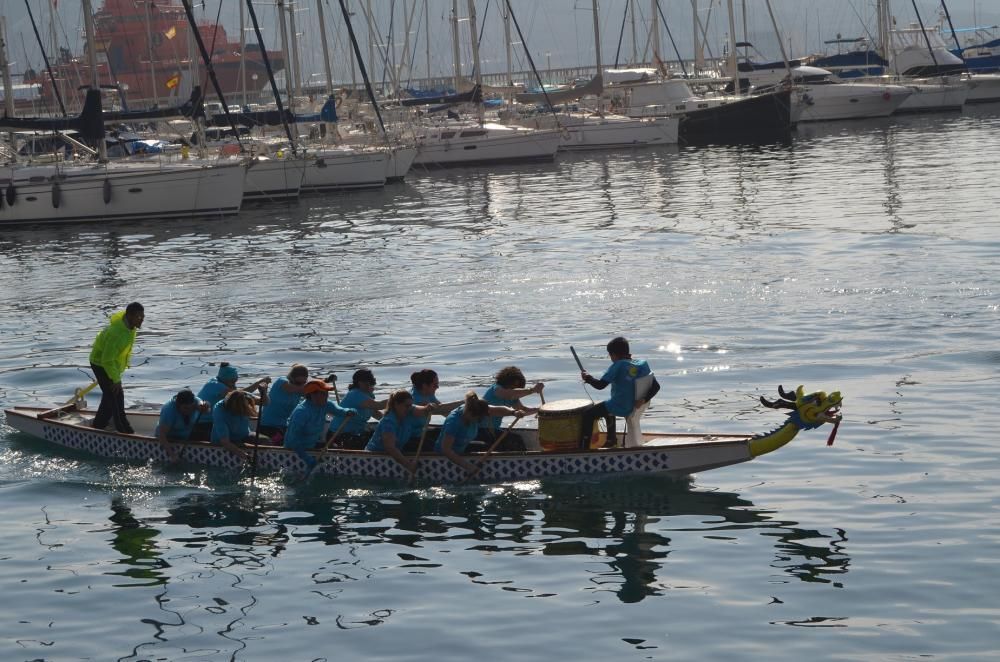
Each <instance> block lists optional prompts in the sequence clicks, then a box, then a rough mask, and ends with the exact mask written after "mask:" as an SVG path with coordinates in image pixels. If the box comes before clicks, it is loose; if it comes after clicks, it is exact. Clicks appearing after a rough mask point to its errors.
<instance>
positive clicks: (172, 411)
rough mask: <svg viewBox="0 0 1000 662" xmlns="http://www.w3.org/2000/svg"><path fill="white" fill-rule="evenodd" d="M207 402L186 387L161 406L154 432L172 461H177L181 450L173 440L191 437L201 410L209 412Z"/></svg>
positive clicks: (179, 440) (183, 439) (186, 439)
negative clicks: (173, 443)
mask: <svg viewBox="0 0 1000 662" xmlns="http://www.w3.org/2000/svg"><path fill="white" fill-rule="evenodd" d="M210 409H211V408H210V407H209V406H208V403H207V402H202V401H201V400H199V399H198V398H196V397H194V393H192V392H191V390H190V389H184V390H182V391H180V392H178V393H177V395H175V396H174V397H172V398H170V400H168V401H167V402H166V403H165V404H164V405H163V406H162V407H160V419H159V422H158V423H157V425H156V432H155V433H154V434H155V436H156V438H157V439H158V440H159V442H160V443H161V444H162V445H163V449H164V450H166V451H167V456H168V457H169V458H170V461H171V462H176V461H177V458H178V455H179V451H178V449H177V447H176V446H174V445H172V444H171V442H183V441H188V440H189V439H191V432H192V431H193V430H194V426H195V423H197V421H198V413H199V412H208V411H210Z"/></svg>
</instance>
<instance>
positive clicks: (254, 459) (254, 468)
mask: <svg viewBox="0 0 1000 662" xmlns="http://www.w3.org/2000/svg"><path fill="white" fill-rule="evenodd" d="M268 381H270V380H268ZM265 388H266V387H265V386H264V385H263V384H261V386H259V387H258V389H259V391H260V401H261V405H260V409H259V410H258V411H257V427H256V429H254V437H255V439H254V444H253V456H252V457H251V458H250V482H253V480H254V479H255V478H256V477H257V448H258V447H260V419H261V418H263V417H264V389H265Z"/></svg>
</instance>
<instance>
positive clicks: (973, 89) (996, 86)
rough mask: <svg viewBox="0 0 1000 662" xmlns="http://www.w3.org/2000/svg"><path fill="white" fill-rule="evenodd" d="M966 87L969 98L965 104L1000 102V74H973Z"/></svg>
mask: <svg viewBox="0 0 1000 662" xmlns="http://www.w3.org/2000/svg"><path fill="white" fill-rule="evenodd" d="M966 85H967V86H968V88H969V96H968V97H966V99H965V103H992V102H995V101H1000V74H986V73H983V74H972V75H971V76H970V77H969V79H968V81H967V82H966Z"/></svg>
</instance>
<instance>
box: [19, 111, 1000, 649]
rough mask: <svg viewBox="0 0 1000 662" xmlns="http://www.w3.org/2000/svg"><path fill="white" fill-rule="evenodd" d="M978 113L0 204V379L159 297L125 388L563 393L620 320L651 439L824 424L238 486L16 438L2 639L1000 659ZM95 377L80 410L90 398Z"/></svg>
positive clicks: (983, 142)
mask: <svg viewBox="0 0 1000 662" xmlns="http://www.w3.org/2000/svg"><path fill="white" fill-rule="evenodd" d="M998 150H1000V110H998V109H996V108H995V107H994V108H993V109H989V108H987V109H985V110H976V111H973V112H970V113H966V114H964V115H957V114H956V115H942V116H933V117H917V118H910V119H900V120H895V119H894V120H886V121H881V122H874V123H861V124H855V123H850V124H828V125H823V126H808V127H803V128H801V129H800V130H799V132H798V134H797V136H796V138H795V140H794V141H793V142H792V144H791V145H785V146H774V147H762V148H756V149H751V148H743V149H735V148H734V149H723V148H712V149H701V150H683V149H681V150H679V149H651V150H642V151H634V152H623V153H611V154H587V155H580V156H571V157H560V158H559V159H558V161H557V162H556V163H555V164H550V165H541V166H528V167H504V168H496V169H493V170H492V171H491V172H489V173H487V172H486V171H478V170H471V171H448V172H443V173H430V174H418V175H416V176H414V177H412V178H410V179H409V180H408V182H407V183H406V184H405V185H399V186H394V187H390V188H387V189H386V190H385V191H378V192H372V193H360V194H352V195H344V196H330V197H311V198H308V199H304V200H303V201H301V202H300V203H299V204H297V205H295V206H291V207H259V208H255V209H249V210H246V211H244V213H242V214H241V215H240V217H239V218H237V219H235V220H228V221H223V222H211V223H208V222H170V223H162V224H157V223H149V224H144V225H140V226H135V227H134V226H127V225H114V224H110V225H108V226H73V227H65V228H59V229H47V230H38V231H32V230H27V229H17V230H10V229H5V230H0V306H2V308H0V311H2V317H0V338H2V342H0V405H2V406H10V405H12V404H15V403H46V404H48V403H53V402H57V401H60V400H63V399H65V398H67V397H68V396H69V395H70V394H71V392H72V389H73V388H74V387H77V386H81V385H85V384H86V383H88V382H89V381H90V377H89V373H85V372H84V370H83V369H84V368H85V366H86V359H87V352H88V348H89V345H90V342H91V341H92V339H93V336H94V334H95V333H96V332H97V331H98V329H99V328H100V327H101V325H102V323H103V320H104V317H105V314H107V313H110V312H112V311H113V310H116V309H120V308H121V306H122V305H123V304H125V303H127V302H128V301H130V300H133V299H137V300H140V301H142V302H143V303H144V304H145V305H146V324H145V326H144V328H143V330H142V332H141V334H140V339H139V341H138V344H137V350H136V354H135V355H134V357H133V362H134V364H135V365H134V366H133V368H132V369H131V371H130V372H129V373H128V375H127V379H126V388H127V398H128V399H129V401H130V403H131V404H133V405H135V406H147V405H148V406H153V405H154V404H155V403H159V402H162V401H163V400H164V399H165V398H167V397H169V395H170V394H171V393H172V392H174V391H176V389H177V388H178V387H181V386H185V385H191V386H195V387H197V386H199V385H200V384H201V383H202V382H203V381H204V380H205V379H206V378H207V377H208V376H210V375H211V374H214V371H215V368H214V367H213V366H212V365H211V364H213V363H214V362H217V361H219V360H230V361H232V362H234V363H235V364H237V365H238V366H239V367H240V368H241V369H242V371H243V373H244V374H245V375H248V376H252V375H258V374H271V375H279V374H282V373H283V372H284V371H285V370H286V369H287V366H288V365H289V364H290V363H291V362H293V361H301V362H305V363H307V364H308V365H310V366H311V367H312V368H313V369H314V371H315V372H316V373H320V374H325V373H326V372H329V371H336V372H338V373H339V374H340V375H341V377H342V378H343V379H346V377H347V376H348V375H349V373H350V372H351V371H352V370H353V369H355V368H356V367H357V366H360V365H368V366H371V367H373V369H374V370H375V372H376V375H377V376H378V378H379V382H380V385H379V388H380V392H381V393H383V394H384V393H387V392H388V391H389V390H390V389H391V388H394V387H397V386H403V385H404V384H405V383H406V382H407V379H408V375H409V373H410V372H411V371H412V370H413V369H415V368H418V367H425V366H431V367H435V368H436V369H437V370H438V371H439V372H440V374H441V376H442V391H441V393H440V394H441V395H443V396H446V397H458V396H460V395H461V394H462V393H463V392H464V391H465V390H466V389H468V388H479V389H482V388H483V387H485V386H486V385H488V384H489V380H490V375H491V374H493V373H494V372H495V371H496V370H497V369H498V368H500V367H502V366H504V365H507V364H510V363H516V364H518V365H520V366H521V367H522V368H523V369H524V370H525V372H526V373H527V374H528V377H529V379H536V378H537V379H542V380H544V381H545V382H546V385H547V388H546V394H547V396H548V399H549V400H555V399H560V398H579V397H585V394H584V392H583V388H582V386H581V385H580V384H579V381H578V379H577V376H576V369H575V365H574V364H573V361H572V357H571V355H570V353H569V349H568V347H569V345H570V344H572V345H575V346H576V347H577V349H578V350H580V352H581V356H582V358H583V360H584V362H585V364H586V365H587V366H588V367H589V368H590V369H591V370H593V371H597V370H600V369H602V368H603V367H604V366H605V365H606V357H605V356H604V355H603V345H604V343H605V342H606V341H607V340H608V339H609V338H610V337H611V336H613V335H617V334H625V335H626V336H628V337H629V338H630V339H632V341H633V353H634V354H636V355H638V356H642V357H646V358H648V359H649V360H650V362H651V364H652V365H653V367H654V369H655V370H656V372H657V374H658V375H659V377H660V381H661V383H662V384H663V387H664V389H663V391H662V392H661V395H660V396H659V397H658V399H657V401H656V403H655V406H654V407H653V409H652V410H651V411H650V412H649V413H648V414H647V423H646V424H645V426H644V427H646V428H647V429H660V430H675V431H688V430H712V431H721V432H726V431H734V432H755V431H762V430H765V429H770V428H771V427H773V426H775V425H776V424H777V423H778V422H779V420H780V418H781V417H780V414H777V413H775V412H772V411H768V410H764V409H763V408H762V407H760V406H759V405H758V404H756V403H755V400H756V398H757V396H759V395H761V394H766V395H769V396H771V395H773V394H774V392H775V388H776V386H777V385H778V384H784V385H785V386H786V387H788V386H794V385H797V384H800V383H801V384H805V385H806V386H807V387H809V388H823V389H827V390H832V389H840V390H841V391H843V392H844V394H845V397H846V402H845V410H844V413H845V419H846V420H845V423H844V425H842V426H841V429H840V434H839V436H838V440H837V443H836V444H835V445H834V446H833V447H832V448H827V447H826V446H825V445H824V440H825V438H826V433H825V432H823V431H820V432H813V433H804V434H803V435H802V436H800V438H799V439H797V440H796V441H795V442H794V443H793V444H792V445H790V446H789V447H787V448H785V449H782V450H781V451H780V452H778V453H775V454H773V455H769V456H767V457H765V458H761V459H760V460H757V461H754V462H752V463H748V464H744V465H739V466H735V467H730V468H726V469H721V470H717V471H712V472H707V473H705V474H701V475H698V476H695V477H693V478H692V479H691V480H690V481H685V482H670V481H666V480H662V479H648V478H643V479H621V478H615V479H603V480H588V481H577V480H573V481H567V480H553V481H543V482H529V483H518V484H508V485H499V486H490V487H471V486H470V487H463V488H450V489H437V488H422V489H414V490H410V489H405V488H404V487H402V486H391V485H389V486H386V485H377V484H366V483H363V482H358V481H349V480H339V481H334V480H328V481H324V480H316V481H313V482H311V483H309V484H307V485H301V484H286V483H285V482H283V481H282V480H281V479H279V478H276V477H264V478H262V479H259V480H257V481H256V483H254V484H253V485H251V484H249V483H248V482H247V481H241V480H240V478H239V477H238V476H234V475H230V474H226V473H211V472H208V473H205V472H201V471H198V470H196V469H195V468H192V467H187V468H183V469H165V468H163V467H160V466H141V465H132V466H129V465H124V464H116V463H110V462H106V461H100V460H96V459H93V458H90V457H87V456H83V455H77V454H70V453H67V452H57V451H54V450H53V449H51V448H48V447H47V446H45V445H44V444H43V443H41V442H38V441H35V440H32V439H30V438H28V437H26V436H24V435H20V434H17V433H14V432H13V431H12V430H11V429H10V428H7V427H2V428H0V460H2V462H0V490H2V504H3V508H4V510H5V517H4V520H5V524H4V535H3V536H0V592H2V594H3V596H4V599H3V607H0V659H2V660H22V659H23V660H35V659H44V660H78V659H92V660H111V659H127V660H146V659H158V660H217V659H219V660H222V659H237V660H275V659H284V660H289V661H292V660H312V659H326V660H334V659H336V660H345V659H348V660H349V659H360V658H362V657H365V658H367V659H388V658H392V659H412V660H429V659H434V660H468V659H475V658H478V659H483V660H506V659H511V660H513V659H518V660H535V659H588V660H589V659H594V660H598V659H599V660H643V659H668V658H669V659H692V658H695V657H696V656H697V657H699V658H702V659H755V658H757V659H759V658H764V657H766V658H768V659H781V660H803V659H807V658H811V659H838V660H855V659H865V660H883V659H889V660H911V659H916V658H921V659H923V658H940V659H996V657H997V656H998V655H1000V604H998V602H1000V599H998V597H997V596H998V595H1000V572H998V570H1000V568H998V565H1000V563H998V559H1000V487H998V484H997V476H998V475H1000V461H998V452H1000V442H998V440H997V433H996V430H997V429H1000V414H998V410H997V406H996V384H997V373H998V368H1000V344H998V340H997V338H998V317H1000V296H998V292H997V287H998V285H997V282H998V276H1000V266H998V265H1000V224H998V222H997V211H996V210H997V207H998V203H1000V193H998V189H997V182H998V181H1000V160H998V159H997V157H996V155H997V153H998ZM91 400H92V403H93V402H94V399H93V398H92V399H91Z"/></svg>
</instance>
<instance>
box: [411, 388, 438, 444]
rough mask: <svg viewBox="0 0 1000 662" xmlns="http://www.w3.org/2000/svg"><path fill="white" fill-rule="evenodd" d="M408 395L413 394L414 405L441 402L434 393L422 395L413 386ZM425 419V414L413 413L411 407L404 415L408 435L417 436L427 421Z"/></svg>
mask: <svg viewBox="0 0 1000 662" xmlns="http://www.w3.org/2000/svg"><path fill="white" fill-rule="evenodd" d="M410 395H412V396H413V404H415V405H427V404H431V403H434V404H440V403H441V401H440V400H438V399H437V396H436V395H434V394H431V395H423V394H422V393H418V392H417V389H415V388H412V389H410ZM427 421H428V418H427V417H426V416H418V415H417V414H414V413H413V410H412V409H411V410H410V414H409V416H407V417H406V425H407V426H408V427H409V428H410V430H409V435H410V436H411V437H419V436H420V434H421V433H422V432H423V431H424V425H425V424H426V423H427Z"/></svg>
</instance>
